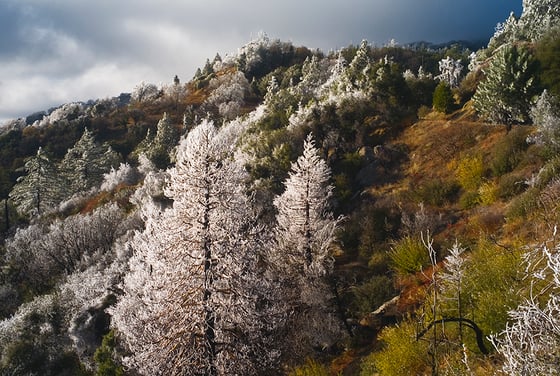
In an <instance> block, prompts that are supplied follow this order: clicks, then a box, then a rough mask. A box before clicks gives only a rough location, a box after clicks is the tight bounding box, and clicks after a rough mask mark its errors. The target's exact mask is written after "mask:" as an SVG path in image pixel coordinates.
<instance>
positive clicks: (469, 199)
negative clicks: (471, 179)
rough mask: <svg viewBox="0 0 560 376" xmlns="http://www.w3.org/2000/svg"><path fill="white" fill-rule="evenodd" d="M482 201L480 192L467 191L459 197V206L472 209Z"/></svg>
mask: <svg viewBox="0 0 560 376" xmlns="http://www.w3.org/2000/svg"><path fill="white" fill-rule="evenodd" d="M480 202H481V200H480V195H479V194H478V192H465V193H463V194H462V195H461V198H460V199H459V206H461V209H472V208H474V207H475V206H477V205H478V204H480Z"/></svg>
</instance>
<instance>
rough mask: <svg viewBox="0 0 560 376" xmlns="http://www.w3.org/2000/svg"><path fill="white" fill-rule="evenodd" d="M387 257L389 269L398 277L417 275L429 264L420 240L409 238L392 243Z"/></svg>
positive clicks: (426, 252) (426, 253)
mask: <svg viewBox="0 0 560 376" xmlns="http://www.w3.org/2000/svg"><path fill="white" fill-rule="evenodd" d="M389 257H390V258H391V268H392V269H393V270H394V271H395V272H396V273H397V274H398V275H400V276H405V275H408V274H414V273H417V272H419V271H420V270H422V268H423V267H425V266H427V265H429V264H430V258H429V256H428V251H427V250H426V247H425V246H424V244H423V243H422V240H420V239H418V238H416V237H411V236H407V237H404V238H402V239H401V240H399V241H398V242H396V243H394V244H393V246H392V247H391V250H390V251H389Z"/></svg>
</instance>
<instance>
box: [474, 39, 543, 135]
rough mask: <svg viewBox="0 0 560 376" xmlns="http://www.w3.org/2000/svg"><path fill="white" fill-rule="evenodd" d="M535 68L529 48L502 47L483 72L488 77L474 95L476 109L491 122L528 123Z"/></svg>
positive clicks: (533, 89) (534, 85)
mask: <svg viewBox="0 0 560 376" xmlns="http://www.w3.org/2000/svg"><path fill="white" fill-rule="evenodd" d="M535 69H536V68H535V62H534V59H533V58H532V56H531V55H530V53H529V51H528V50H527V49H526V48H524V47H517V46H514V45H506V46H503V47H502V48H500V49H499V50H498V52H496V54H495V56H494V57H493V58H492V60H491V62H490V65H489V66H488V68H487V69H483V71H484V74H485V76H486V77H485V79H484V80H483V81H482V82H481V83H480V84H479V86H478V88H477V90H476V93H475V95H474V96H473V100H474V106H475V109H476V110H477V111H478V112H479V113H480V114H481V115H482V116H483V117H485V118H487V119H488V120H489V121H491V122H494V123H498V124H506V125H508V126H509V127H511V125H512V124H515V123H524V122H526V121H527V120H528V119H529V111H530V105H531V100H532V98H533V96H534V95H535V94H536V92H535V90H536V82H535Z"/></svg>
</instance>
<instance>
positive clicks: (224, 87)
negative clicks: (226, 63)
mask: <svg viewBox="0 0 560 376" xmlns="http://www.w3.org/2000/svg"><path fill="white" fill-rule="evenodd" d="M209 87H210V88H211V89H212V90H213V91H212V94H210V96H209V97H208V99H207V100H206V104H207V105H210V106H212V107H215V108H217V109H218V112H219V114H220V115H222V116H223V117H225V118H226V119H234V118H235V117H237V116H238V115H239V112H240V110H241V106H243V104H244V99H245V97H246V95H247V93H248V92H249V90H250V85H249V81H247V78H245V75H244V74H243V72H240V71H237V72H234V73H231V74H224V75H221V76H218V77H215V78H213V79H212V80H210V84H209Z"/></svg>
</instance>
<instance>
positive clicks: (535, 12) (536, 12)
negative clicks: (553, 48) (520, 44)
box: [519, 0, 560, 42]
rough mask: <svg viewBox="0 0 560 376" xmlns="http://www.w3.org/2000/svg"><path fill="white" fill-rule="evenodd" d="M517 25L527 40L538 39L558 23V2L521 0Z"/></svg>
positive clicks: (559, 11)
mask: <svg viewBox="0 0 560 376" xmlns="http://www.w3.org/2000/svg"><path fill="white" fill-rule="evenodd" d="M519 25H520V28H521V30H522V33H523V36H525V37H526V38H527V39H528V40H530V41H533V42H534V41H537V40H539V39H540V38H541V37H542V36H543V35H544V34H545V33H547V32H548V31H550V30H552V29H554V28H555V27H557V26H558V25H560V3H558V1H557V0H523V13H522V14H521V17H520V18H519Z"/></svg>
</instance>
